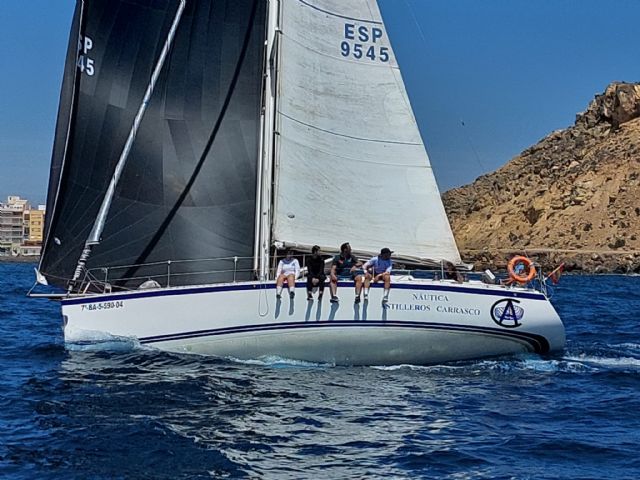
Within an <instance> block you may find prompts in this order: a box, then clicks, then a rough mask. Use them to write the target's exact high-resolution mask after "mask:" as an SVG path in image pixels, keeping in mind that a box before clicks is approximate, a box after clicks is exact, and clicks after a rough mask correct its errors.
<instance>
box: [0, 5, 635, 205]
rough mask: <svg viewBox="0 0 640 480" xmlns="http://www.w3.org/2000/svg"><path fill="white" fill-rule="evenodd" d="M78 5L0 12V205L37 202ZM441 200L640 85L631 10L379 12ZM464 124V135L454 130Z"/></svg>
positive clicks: (418, 8) (415, 8) (436, 8)
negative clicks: (628, 86) (15, 198)
mask: <svg viewBox="0 0 640 480" xmlns="http://www.w3.org/2000/svg"><path fill="white" fill-rule="evenodd" d="M74 4H75V2H74V0H30V1H28V2H27V1H21V0H2V4H1V6H0V72H1V75H0V198H2V197H4V196H6V195H8V194H19V195H22V196H26V197H27V198H29V199H31V200H32V201H34V202H43V201H44V197H45V192H46V185H47V179H48V174H49V171H48V169H49V160H50V154H51V144H52V141H53V132H54V127H55V116H56V111H57V104H58V96H59V90H60V83H61V79H62V68H63V63H64V55H65V49H66V45H67V41H68V33H69V25H70V23H71V15H72V11H73V7H74ZM379 4H380V7H381V10H382V13H383V16H384V19H385V22H386V25H387V29H388V31H389V35H390V37H391V40H392V42H393V46H394V50H395V52H396V55H397V56H398V58H399V61H400V64H401V68H402V72H403V76H404V79H405V83H406V86H407V90H408V92H409V96H410V97H411V101H412V104H413V107H414V111H415V114H416V118H417V119H418V123H419V124H420V128H421V131H422V134H423V137H424V140H425V143H426V145H427V149H428V151H429V155H430V157H431V162H432V164H433V167H434V170H435V173H436V177H437V179H438V183H439V185H440V187H441V189H442V190H443V191H444V190H447V189H449V188H451V187H453V186H457V185H462V184H465V183H470V182H472V181H473V180H474V179H475V178H476V177H478V176H479V175H481V174H483V173H487V172H489V171H493V170H495V169H497V168H499V167H500V166H502V165H504V164H505V163H506V162H507V161H508V160H509V159H510V158H512V157H513V156H515V155H517V154H518V153H519V152H521V151H522V150H524V149H525V148H527V147H528V146H530V145H532V144H534V143H535V142H537V141H538V140H540V139H541V138H542V137H544V136H545V135H547V134H548V133H550V132H551V131H553V130H557V129H560V128H565V127H567V126H569V125H571V124H572V123H573V121H574V119H575V114H576V113H578V112H580V111H582V110H583V109H584V108H586V106H587V104H588V103H589V102H590V101H591V99H592V98H593V96H594V95H595V94H596V93H599V92H601V91H602V90H604V88H605V87H606V86H607V84H609V83H610V82H612V81H640V58H639V57H640V54H639V53H638V50H637V45H638V39H637V24H638V19H639V18H640V1H638V0H607V1H605V0H482V1H481V0H379ZM462 122H464V126H463V125H462Z"/></svg>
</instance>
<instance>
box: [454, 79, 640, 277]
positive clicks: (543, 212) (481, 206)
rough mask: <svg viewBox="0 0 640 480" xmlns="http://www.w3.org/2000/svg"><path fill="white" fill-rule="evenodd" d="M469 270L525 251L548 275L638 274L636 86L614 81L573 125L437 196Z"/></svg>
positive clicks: (639, 91)
mask: <svg viewBox="0 0 640 480" xmlns="http://www.w3.org/2000/svg"><path fill="white" fill-rule="evenodd" d="M443 200H444V204H445V209H446V210H447V214H448V215H449V219H450V221H451V226H452V228H453V231H454V234H455V236H456V240H457V242H458V247H459V248H460V251H461V254H462V256H463V258H464V259H465V260H470V261H474V262H476V263H477V264H478V266H481V267H484V266H489V267H491V266H493V267H502V266H504V263H505V261H506V259H507V258H508V257H509V256H511V255H513V254H515V253H525V254H528V255H529V256H532V257H534V258H536V260H538V261H540V262H541V263H543V264H546V266H547V267H548V268H550V267H551V266H552V265H553V264H557V263H559V262H560V261H566V262H567V266H568V268H569V269H575V270H583V271H587V272H599V271H614V272H637V273H640V83H635V84H634V83H613V84H611V85H609V87H607V89H606V90H605V92H604V93H603V94H601V95H597V96H596V97H595V99H594V100H593V101H592V102H591V104H590V105H589V107H588V108H587V110H586V111H585V112H583V113H581V114H578V115H577V116H576V122H575V124H574V125H573V126H571V127H569V128H567V129H565V130H559V131H556V132H553V133H551V134H550V135H548V136H547V137H545V138H544V139H542V140H541V141H540V142H538V143H537V144H536V145H534V146H532V147H530V148H528V149H527V150H525V151H524V152H522V153H521V154H520V155H518V156H517V157H515V158H513V159H512V160H511V161H510V162H508V163H507V164H506V165H505V166H504V167H502V168H500V169H499V170H497V171H496V172H494V173H491V174H488V175H484V176H482V177H480V178H478V179H477V180H476V181H475V182H474V183H472V184H471V185H466V186H464V187H460V188H456V189H453V190H450V191H448V192H446V193H445V194H444V195H443Z"/></svg>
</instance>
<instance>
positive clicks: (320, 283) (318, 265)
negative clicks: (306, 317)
mask: <svg viewBox="0 0 640 480" xmlns="http://www.w3.org/2000/svg"><path fill="white" fill-rule="evenodd" d="M319 252H320V247H319V246H318V245H314V246H313V248H312V249H311V253H312V255H311V257H309V259H308V260H307V300H313V289H314V288H315V287H318V300H322V294H323V293H324V282H325V280H326V279H327V276H326V275H325V274H324V258H322V255H320V253H319Z"/></svg>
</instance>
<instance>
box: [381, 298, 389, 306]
mask: <svg viewBox="0 0 640 480" xmlns="http://www.w3.org/2000/svg"><path fill="white" fill-rule="evenodd" d="M387 303H389V299H388V298H387V297H384V298H383V299H382V305H386V304H387Z"/></svg>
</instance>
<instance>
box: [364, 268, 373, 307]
mask: <svg viewBox="0 0 640 480" xmlns="http://www.w3.org/2000/svg"><path fill="white" fill-rule="evenodd" d="M371 278H372V275H371V274H370V273H369V272H367V273H365V275H364V299H365V300H367V299H368V298H369V289H370V288H371Z"/></svg>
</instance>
